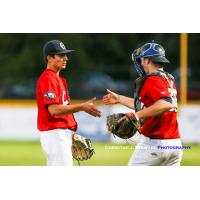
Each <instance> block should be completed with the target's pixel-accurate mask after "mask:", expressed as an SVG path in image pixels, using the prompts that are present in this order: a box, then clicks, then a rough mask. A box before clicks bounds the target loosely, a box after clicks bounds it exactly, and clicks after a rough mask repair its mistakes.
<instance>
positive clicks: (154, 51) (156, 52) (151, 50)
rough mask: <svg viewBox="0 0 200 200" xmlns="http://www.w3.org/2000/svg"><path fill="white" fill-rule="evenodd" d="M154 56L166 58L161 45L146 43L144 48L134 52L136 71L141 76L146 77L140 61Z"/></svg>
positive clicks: (133, 58)
mask: <svg viewBox="0 0 200 200" xmlns="http://www.w3.org/2000/svg"><path fill="white" fill-rule="evenodd" d="M154 56H161V57H165V50H164V48H163V47H162V46H161V45H159V44H157V43H154V42H152V43H146V44H144V45H143V46H142V47H140V48H138V49H136V50H135V51H133V53H132V60H133V62H134V65H135V69H136V71H137V72H138V74H139V76H144V75H145V71H144V68H143V67H142V65H141V64H140V59H141V58H147V57H154Z"/></svg>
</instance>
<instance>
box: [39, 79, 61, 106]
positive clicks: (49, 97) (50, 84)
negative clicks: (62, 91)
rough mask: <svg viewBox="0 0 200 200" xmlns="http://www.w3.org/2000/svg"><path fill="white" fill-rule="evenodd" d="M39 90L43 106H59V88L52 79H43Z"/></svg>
mask: <svg viewBox="0 0 200 200" xmlns="http://www.w3.org/2000/svg"><path fill="white" fill-rule="evenodd" d="M40 88H41V92H42V96H43V101H44V105H45V106H47V105H50V104H55V103H57V104H59V86H58V83H57V81H56V80H54V79H52V78H46V79H43V82H42V83H41V84H40Z"/></svg>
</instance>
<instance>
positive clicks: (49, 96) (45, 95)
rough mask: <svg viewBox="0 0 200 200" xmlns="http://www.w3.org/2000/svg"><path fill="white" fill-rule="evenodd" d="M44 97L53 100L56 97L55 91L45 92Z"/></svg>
mask: <svg viewBox="0 0 200 200" xmlns="http://www.w3.org/2000/svg"><path fill="white" fill-rule="evenodd" d="M44 97H46V98H47V99H48V100H51V99H55V98H56V95H55V94H54V93H53V92H46V93H45V94H44Z"/></svg>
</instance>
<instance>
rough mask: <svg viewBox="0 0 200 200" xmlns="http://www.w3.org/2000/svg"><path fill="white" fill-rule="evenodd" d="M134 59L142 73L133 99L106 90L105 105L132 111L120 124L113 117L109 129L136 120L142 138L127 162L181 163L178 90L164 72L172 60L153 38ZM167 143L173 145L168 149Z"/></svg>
mask: <svg viewBox="0 0 200 200" xmlns="http://www.w3.org/2000/svg"><path fill="white" fill-rule="evenodd" d="M132 60H133V63H134V66H135V69H136V71H137V73H138V75H139V77H138V78H137V79H136V80H135V85H134V98H129V97H126V96H122V95H119V94H117V93H115V92H113V91H111V90H107V93H108V94H107V95H105V96H104V97H103V100H102V101H103V103H104V104H105V105H113V104H118V103H119V104H122V105H124V106H126V107H128V108H131V109H133V112H131V113H128V114H125V115H124V116H122V117H121V119H119V120H118V123H119V124H118V125H115V124H114V123H113V122H112V121H115V120H110V121H111V122H112V124H111V122H110V124H109V127H110V128H109V131H110V130H112V131H113V129H114V128H115V127H119V126H120V123H121V122H122V121H131V119H132V118H134V119H137V120H139V122H140V123H138V125H139V124H140V125H141V126H137V128H138V130H139V133H140V137H141V139H140V142H139V143H138V144H137V146H136V148H135V151H134V153H133V155H132V157H131V158H130V160H129V163H128V165H143V166H146V165H168V166H172V165H180V162H181V159H182V149H181V146H182V145H181V141H180V134H179V129H178V122H177V98H176V95H177V91H176V86H175V84H174V78H173V76H172V75H170V74H169V73H167V72H165V71H164V67H167V64H169V63H170V62H169V60H168V59H167V58H166V57H165V50H164V48H163V47H162V46H161V45H160V44H157V43H155V42H154V41H153V42H150V43H146V44H144V45H143V46H142V47H140V48H137V49H136V50H134V51H133V53H132ZM108 119H109V117H108ZM137 120H136V121H137ZM132 124H133V123H132ZM132 124H131V123H130V125H131V126H132ZM113 127H114V128H113ZM124 132H126V130H124ZM124 134H125V133H124ZM116 135H117V134H116ZM165 146H172V148H171V149H170V150H166V148H164V147H165ZM174 146H178V147H179V148H173V147H174Z"/></svg>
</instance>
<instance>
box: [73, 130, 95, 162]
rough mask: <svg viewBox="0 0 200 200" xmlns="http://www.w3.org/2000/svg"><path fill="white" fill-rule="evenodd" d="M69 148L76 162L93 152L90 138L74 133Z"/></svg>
mask: <svg viewBox="0 0 200 200" xmlns="http://www.w3.org/2000/svg"><path fill="white" fill-rule="evenodd" d="M71 149H72V156H73V158H74V159H75V160H77V161H78V162H79V161H83V160H88V159H90V158H91V157H92V156H93V154H94V149H93V148H92V143H91V141H90V139H87V138H85V137H83V136H81V135H78V134H76V133H74V134H73V135H72V147H71ZM79 164H80V163H79Z"/></svg>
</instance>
